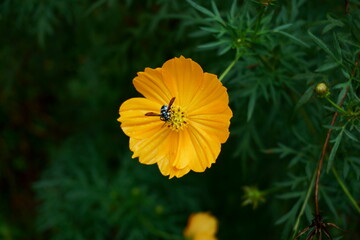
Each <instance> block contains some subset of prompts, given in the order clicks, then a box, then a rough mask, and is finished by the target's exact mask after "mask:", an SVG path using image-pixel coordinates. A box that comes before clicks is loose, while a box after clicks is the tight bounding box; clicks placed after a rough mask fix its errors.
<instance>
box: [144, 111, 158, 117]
mask: <svg viewBox="0 0 360 240" xmlns="http://www.w3.org/2000/svg"><path fill="white" fill-rule="evenodd" d="M145 116H157V117H160V114H158V113H154V112H148V113H145Z"/></svg>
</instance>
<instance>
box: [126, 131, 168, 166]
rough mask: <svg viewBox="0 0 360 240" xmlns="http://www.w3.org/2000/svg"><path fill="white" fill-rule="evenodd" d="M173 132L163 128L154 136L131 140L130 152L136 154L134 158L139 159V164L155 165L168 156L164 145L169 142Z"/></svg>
mask: <svg viewBox="0 0 360 240" xmlns="http://www.w3.org/2000/svg"><path fill="white" fill-rule="evenodd" d="M170 133H171V131H170V130H169V129H167V128H165V127H164V128H161V129H160V130H158V131H157V132H155V133H154V135H153V136H151V137H148V138H145V139H134V138H130V150H131V151H133V152H134V154H133V156H132V158H136V157H139V162H141V163H143V164H148V165H150V164H154V163H156V162H158V161H160V160H161V159H162V158H163V157H164V156H167V151H164V150H163V149H164V148H163V147H162V145H163V144H164V143H166V142H167V141H169V140H168V139H169V135H170Z"/></svg>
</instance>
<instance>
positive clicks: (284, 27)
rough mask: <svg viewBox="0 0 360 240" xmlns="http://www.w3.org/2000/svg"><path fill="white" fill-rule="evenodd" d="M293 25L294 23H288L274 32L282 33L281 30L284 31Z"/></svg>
mask: <svg viewBox="0 0 360 240" xmlns="http://www.w3.org/2000/svg"><path fill="white" fill-rule="evenodd" d="M292 25H293V24H292V23H288V24H284V25H281V26H278V27H276V28H274V31H275V32H276V31H281V30H284V29H286V28H289V27H291V26H292Z"/></svg>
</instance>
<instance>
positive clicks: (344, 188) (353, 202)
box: [331, 166, 360, 213]
mask: <svg viewBox="0 0 360 240" xmlns="http://www.w3.org/2000/svg"><path fill="white" fill-rule="evenodd" d="M331 170H332V171H333V173H334V176H335V178H336V180H337V181H338V183H339V185H340V187H341V188H342V190H343V191H344V193H345V195H346V196H347V197H348V198H349V200H350V202H351V203H352V204H353V205H354V207H355V209H356V210H357V211H358V213H360V207H359V205H358V204H357V203H356V200H355V199H354V197H353V196H352V195H351V193H350V192H349V190H348V189H347V187H346V186H345V184H344V182H343V181H342V180H341V178H340V177H339V174H338V173H337V171H336V169H335V168H334V166H332V168H331Z"/></svg>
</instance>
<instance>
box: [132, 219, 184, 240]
mask: <svg viewBox="0 0 360 240" xmlns="http://www.w3.org/2000/svg"><path fill="white" fill-rule="evenodd" d="M139 219H140V221H141V222H142V224H143V225H144V226H145V227H146V228H147V229H148V230H149V231H150V232H151V233H152V234H154V235H156V236H158V237H160V238H162V239H171V240H184V238H182V237H180V236H177V235H172V234H169V233H166V232H163V231H161V230H159V229H157V228H155V227H154V226H153V225H152V224H151V223H150V221H148V220H146V219H145V218H144V217H139Z"/></svg>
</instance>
